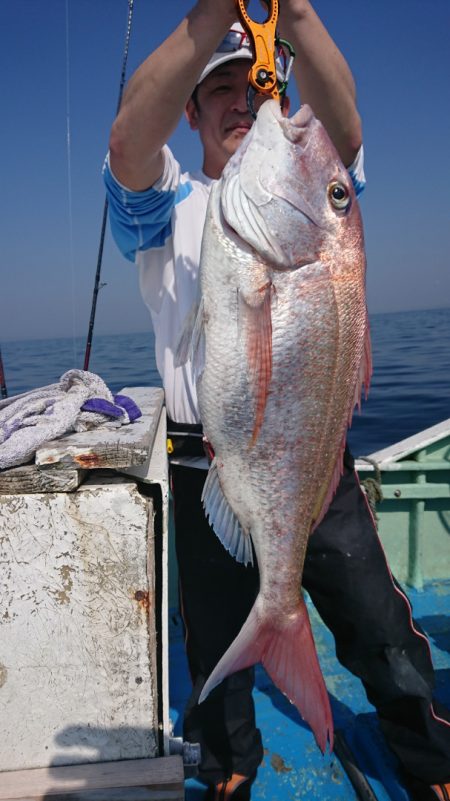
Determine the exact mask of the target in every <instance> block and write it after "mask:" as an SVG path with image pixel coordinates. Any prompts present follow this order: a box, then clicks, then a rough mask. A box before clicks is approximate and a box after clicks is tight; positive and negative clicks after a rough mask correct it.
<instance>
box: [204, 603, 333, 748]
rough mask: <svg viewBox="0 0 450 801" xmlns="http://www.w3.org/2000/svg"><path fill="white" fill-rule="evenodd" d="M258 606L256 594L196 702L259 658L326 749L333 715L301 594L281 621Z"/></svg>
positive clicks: (330, 737)
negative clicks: (234, 637) (296, 603)
mask: <svg viewBox="0 0 450 801" xmlns="http://www.w3.org/2000/svg"><path fill="white" fill-rule="evenodd" d="M259 605H260V596H258V598H257V599H256V602H255V605H254V606H253V608H252V610H251V612H250V614H249V616H248V618H247V620H246V621H245V623H244V625H243V627H242V629H241V630H240V632H239V634H238V636H237V637H236V639H235V640H234V641H233V642H232V643H231V645H230V647H229V648H228V650H227V651H226V652H225V654H224V655H223V657H222V658H221V659H220V661H219V662H218V664H217V665H216V667H215V668H214V670H213V672H212V673H211V675H210V676H209V678H208V680H207V681H206V684H205V685H204V687H203V690H202V692H201V694H200V697H199V703H202V701H204V700H205V699H206V698H207V697H208V695H209V693H210V692H211V690H213V689H214V687H217V685H218V684H219V683H220V682H221V681H223V679H225V678H226V677H227V676H231V674H232V673H236V672H237V671H239V670H243V669H244V668H247V667H250V666H251V665H254V664H256V663H257V662H262V664H263V665H264V667H265V669H266V670H267V673H268V674H269V676H270V677H271V679H272V681H273V682H274V684H275V685H276V686H277V687H278V688H279V689H280V690H281V692H283V693H284V694H285V695H286V696H287V697H288V699H289V700H290V701H291V703H293V704H295V706H296V707H297V709H298V711H299V712H300V714H301V716H302V718H304V720H306V721H307V722H308V723H309V725H310V726H311V729H312V731H313V733H314V736H315V738H316V741H317V744H318V746H319V748H320V749H321V751H322V753H325V751H326V748H327V743H329V744H330V748H331V749H332V748H333V717H332V714H331V707H330V701H329V698H328V693H327V689H326V687H325V682H324V680H323V676H322V671H321V669H320V665H319V661H318V658H317V653H316V648H315V645H314V640H313V635H312V631H311V624H310V622H309V617H308V612H307V610H306V606H305V602H304V601H303V599H301V600H300V603H299V606H298V608H297V610H296V611H295V612H294V613H293V614H290V615H289V617H288V618H287V619H285V620H283V621H281V625H277V622H278V621H276V620H273V621H272V620H268V619H267V618H266V619H264V617H263V616H262V615H261V613H260V610H259Z"/></svg>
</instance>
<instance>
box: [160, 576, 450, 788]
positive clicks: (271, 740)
mask: <svg viewBox="0 0 450 801" xmlns="http://www.w3.org/2000/svg"><path fill="white" fill-rule="evenodd" d="M407 594H408V597H409V599H410V601H411V603H412V606H413V614H414V618H415V620H417V622H418V623H419V624H420V625H421V627H422V628H423V629H424V630H425V632H426V633H427V635H428V638H429V641H430V646H431V650H432V655H433V663H434V667H435V671H436V697H437V698H438V699H439V700H440V701H442V703H444V704H445V705H446V706H447V707H449V708H450V614H449V611H450V581H449V582H443V581H439V582H430V583H429V584H427V585H426V587H425V589H424V590H423V591H421V592H417V591H414V590H412V589H410V588H407ZM308 610H309V612H310V617H311V623H312V626H313V631H314V637H315V641H316V646H317V652H318V654H319V659H320V663H321V667H322V671H323V674H324V676H325V680H326V684H327V687H328V691H329V693H330V697H331V705H332V709H333V717H334V724H335V729H336V730H337V731H340V732H342V734H343V736H344V738H345V741H346V743H347V744H348V746H349V747H350V750H351V752H352V754H353V756H354V759H355V762H356V764H357V766H358V768H359V769H360V771H361V772H362V774H363V776H364V777H365V779H366V781H367V783H368V785H369V790H368V791H364V792H363V794H362V795H361V796H358V795H357V794H356V792H355V790H354V788H353V786H352V784H351V782H350V780H349V778H348V776H347V773H346V772H345V770H344V768H343V766H342V764H341V762H340V761H339V759H338V758H337V756H336V753H333V754H330V753H327V754H325V756H322V754H321V752H320V750H319V748H318V747H317V745H316V743H315V740H314V738H313V735H312V734H311V731H310V729H309V727H308V726H307V725H306V724H305V723H303V721H302V720H301V718H300V716H299V714H298V713H297V710H296V709H295V707H293V706H292V705H291V704H290V703H289V701H287V699H286V698H285V696H283V695H282V694H281V693H280V692H279V691H278V690H277V689H276V688H275V687H274V685H273V684H272V682H271V680H270V679H269V678H268V676H267V674H266V673H265V671H264V669H263V668H262V667H261V666H260V665H258V666H257V668H256V684H255V690H254V699H255V705H256V717H257V723H258V726H259V728H260V730H261V733H262V737H263V744H264V760H263V763H262V765H261V767H260V769H259V771H258V775H257V779H256V782H255V784H254V788H253V791H252V801H266V800H267V801H278V800H279V801H281V800H282V801H294V799H296V800H297V799H308V801H313V799H320V801H344V799H345V801H353V799H357V798H359V797H361V798H367V799H369V798H370V790H371V791H372V794H373V796H372V797H373V798H375V799H377V801H410V797H409V795H408V793H407V791H406V790H405V788H404V786H403V785H402V783H401V780H400V778H399V773H398V769H397V763H396V758H395V756H394V755H393V754H392V752H391V751H390V750H389V748H388V747H387V745H386V744H385V742H384V739H383V736H382V734H381V732H380V730H379V727H378V723H377V718H376V715H375V713H374V710H373V707H372V706H371V705H370V704H369V702H368V701H367V698H366V695H365V692H364V689H363V687H362V685H361V683H360V681H359V680H358V679H356V678H355V677H354V676H352V675H351V674H350V673H348V672H347V671H346V670H345V669H344V668H343V667H342V666H341V665H340V664H339V662H338V661H337V659H336V657H335V653H334V640H333V637H332V635H331V634H330V632H329V631H328V630H327V629H326V628H325V626H324V625H323V624H322V622H321V621H320V619H319V617H318V615H317V613H316V612H315V610H314V607H313V606H312V604H311V603H308ZM169 657H170V658H169V680H170V706H171V719H172V722H173V724H174V734H175V736H181V720H182V713H183V709H184V705H185V703H186V700H187V698H188V695H189V692H190V682H189V676H188V671H187V665H186V659H185V655H184V640H183V629H182V625H181V621H180V618H179V616H178V614H177V613H175V612H174V613H173V614H172V615H171V621H170V650H169ZM204 792H205V787H204V785H203V784H201V783H200V782H199V781H198V780H196V779H188V780H187V782H186V799H187V801H201V799H203V797H204Z"/></svg>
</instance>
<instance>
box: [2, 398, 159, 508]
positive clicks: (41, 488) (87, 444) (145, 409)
mask: <svg viewBox="0 0 450 801" xmlns="http://www.w3.org/2000/svg"><path fill="white" fill-rule="evenodd" d="M121 394H124V395H128V396H129V397H131V398H132V399H133V400H134V401H135V403H136V404H137V405H138V406H139V408H140V410H141V412H142V417H140V418H138V419H137V420H135V421H134V422H133V423H130V424H129V425H119V424H118V423H116V422H108V423H105V424H103V425H102V426H98V427H97V428H93V429H91V430H90V431H85V432H83V433H80V434H67V435H66V436H64V437H60V438H59V439H57V440H53V441H51V442H46V443H45V444H44V445H42V446H41V447H40V448H38V449H37V451H36V455H35V463H34V464H30V465H25V466H21V467H14V468H11V469H9V470H3V471H0V494H7V493H31V492H69V491H72V490H74V489H76V488H77V487H78V486H79V484H80V482H81V480H82V479H83V476H84V471H85V470H94V469H98V468H107V469H120V468H126V467H129V466H132V465H143V464H145V463H146V462H147V460H148V457H149V453H151V450H152V447H153V443H154V440H155V435H156V431H157V427H158V422H159V418H160V415H161V410H162V408H163V402H164V392H163V390H162V389H160V388H159V387H127V388H125V389H124V390H121ZM43 468H45V471H44V470H43ZM53 469H54V470H57V471H58V472H55V474H54V475H52V470H53Z"/></svg>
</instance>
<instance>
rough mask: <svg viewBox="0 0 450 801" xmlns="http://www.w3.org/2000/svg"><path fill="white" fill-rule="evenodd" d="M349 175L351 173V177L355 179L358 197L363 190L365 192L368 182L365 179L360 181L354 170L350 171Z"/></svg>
mask: <svg viewBox="0 0 450 801" xmlns="http://www.w3.org/2000/svg"><path fill="white" fill-rule="evenodd" d="M349 175H350V178H351V179H352V181H353V186H354V187H355V192H356V197H359V195H360V194H361V192H363V190H364V189H365V186H366V182H365V181H358V179H357V178H356V176H355V175H354V173H353V172H352V171H350V172H349Z"/></svg>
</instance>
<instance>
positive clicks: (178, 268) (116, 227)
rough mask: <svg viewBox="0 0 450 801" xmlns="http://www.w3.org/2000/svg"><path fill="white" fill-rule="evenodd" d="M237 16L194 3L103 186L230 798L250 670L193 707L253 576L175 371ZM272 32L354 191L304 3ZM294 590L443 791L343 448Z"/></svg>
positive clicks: (238, 120) (315, 23) (239, 128)
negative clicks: (185, 137)
mask: <svg viewBox="0 0 450 801" xmlns="http://www.w3.org/2000/svg"><path fill="white" fill-rule="evenodd" d="M234 19H235V8H234V3H233V0H198V2H197V4H196V6H195V7H194V8H193V9H192V11H191V12H190V13H189V14H188V15H187V16H186V18H185V19H184V20H183V21H182V22H181V23H180V25H179V26H178V27H177V28H176V30H175V31H174V32H173V34H172V35H171V36H169V38H168V39H167V40H166V41H165V42H163V44H162V45H161V46H160V47H159V48H158V49H157V50H156V51H155V52H154V53H152V54H151V55H150V56H149V57H148V58H147V59H146V61H144V62H143V64H142V65H141V66H140V67H139V69H138V70H137V71H136V72H135V74H134V75H133V77H132V78H131V80H130V82H129V85H128V88H127V91H126V93H125V96H124V100H123V103H122V107H121V110H120V113H119V115H118V117H117V119H116V121H115V122H114V125H113V128H112V132H111V140H110V154H109V160H107V162H106V165H105V181H106V185H107V189H108V194H109V200H110V213H111V224H112V228H113V232H114V236H115V238H116V241H117V243H118V245H119V247H120V249H121V250H122V252H123V253H124V255H125V256H127V258H129V259H131V260H132V261H134V260H135V261H136V263H137V264H138V267H139V276H140V286H141V292H142V295H143V298H144V300H145V302H146V304H147V306H148V308H149V310H150V313H151V316H152V321H153V326H154V331H155V340H156V345H155V347H156V362H157V366H158V369H159V372H160V374H161V377H162V380H163V383H164V388H165V393H166V405H167V411H168V416H169V418H170V420H169V429H170V431H171V432H172V441H173V444H174V449H175V453H174V455H173V456H174V458H173V462H172V466H171V478H172V489H173V495H174V502H175V524H176V547H177V556H178V562H179V573H180V590H181V603H182V610H183V617H184V620H185V624H186V643H187V654H188V661H189V667H190V671H191V676H192V682H193V693H192V696H191V699H190V701H189V704H188V708H187V710H186V714H185V723H184V734H185V738H186V739H187V740H190V741H192V742H200V744H201V747H202V763H201V771H200V776H201V778H202V779H204V780H205V781H206V782H207V783H208V784H209V787H210V789H209V798H210V799H217V800H218V799H219V798H220V799H233V801H243V800H244V799H249V798H250V788H251V784H252V781H253V780H254V777H255V775H256V770H257V767H258V765H259V764H260V762H261V759H262V744H261V737H260V733H259V731H258V729H257V728H256V724H255V715H254V707H253V700H252V695H251V691H252V685H253V671H252V670H245V671H241V672H239V673H237V674H235V675H234V676H231V677H229V678H228V679H227V680H225V681H224V682H223V683H222V684H221V685H220V686H219V687H218V688H216V690H214V691H213V692H212V693H211V695H210V696H209V697H208V699H207V700H206V701H205V702H204V703H202V704H201V705H198V704H197V699H198V696H199V694H200V692H201V689H202V686H203V684H204V682H205V680H206V679H207V677H208V675H209V673H210V672H211V670H212V668H213V667H214V666H215V665H216V663H217V661H218V659H219V658H220V656H221V655H222V654H223V653H224V652H225V650H226V649H227V647H228V645H229V644H230V643H231V641H232V640H233V639H234V637H235V636H236V634H237V633H238V631H239V630H240V627H241V625H242V623H243V622H244V620H245V618H246V617H247V614H248V612H249V610H250V608H251V606H252V604H253V601H254V597H255V594H256V592H257V587H258V574H257V569H254V570H251V569H250V568H244V567H243V566H242V565H240V564H237V563H236V562H235V561H234V560H233V559H232V557H230V556H229V554H227V553H226V551H225V550H224V549H223V547H222V546H221V544H220V543H219V542H218V540H217V538H216V537H215V536H214V534H213V533H212V532H211V530H210V529H209V527H208V525H207V522H206V520H205V517H204V514H203V510H202V507H201V501H200V494H201V490H202V487H203V483H204V480H205V475H206V473H205V470H204V469H199V467H198V465H199V464H200V467H201V466H202V464H203V463H202V461H201V459H202V445H201V425H200V419H199V414H198V408H197V399H196V391H195V381H194V378H193V376H192V373H191V369H190V365H189V364H187V365H185V366H183V367H175V366H174V351H175V347H176V343H177V340H178V337H179V332H180V327H181V326H182V324H183V321H184V319H185V317H186V315H187V314H188V313H189V311H190V308H191V305H192V302H193V301H194V299H195V297H196V293H197V277H198V264H199V257H200V242H201V235H202V230H203V224H204V218H205V213H206V205H207V201H208V194H209V188H210V185H211V182H212V181H213V180H214V179H217V178H219V177H220V175H221V172H222V170H223V168H224V166H225V164H226V163H227V161H228V159H229V157H230V156H231V155H232V154H233V153H234V152H235V150H236V149H237V147H238V146H239V144H240V142H241V141H242V138H243V137H244V136H245V135H246V133H247V132H248V130H249V128H250V126H251V124H252V119H251V117H250V115H249V113H248V110H247V101H246V91H247V75H248V67H249V59H250V58H251V51H250V49H249V46H248V41H246V38H245V36H244V35H243V32H242V28H240V26H238V25H236V24H235V23H234ZM280 32H281V34H282V35H283V36H284V37H285V38H286V39H288V40H289V41H290V42H292V44H293V45H294V48H295V50H296V54H297V58H296V78H297V82H298V85H299V91H300V96H301V98H302V101H303V102H306V103H309V105H310V106H311V107H312V108H313V110H314V112H315V114H316V116H317V117H319V119H321V121H322V122H323V124H324V125H325V127H326V128H327V131H328V133H329V135H330V137H331V138H332V140H333V142H334V144H335V146H336V148H337V150H338V152H339V154H340V156H341V159H342V161H343V162H344V164H345V165H347V166H348V167H349V171H350V174H351V176H352V178H353V180H354V183H355V186H356V188H357V190H358V189H360V188H361V186H362V184H363V182H364V176H363V171H362V154H361V125H360V119H359V115H358V112H357V109H356V104H355V89H354V83H353V78H352V76H351V73H350V71H349V68H348V66H347V64H346V62H345V60H344V58H343V56H342V55H341V54H340V52H339V51H338V49H337V48H336V45H335V44H334V42H333V41H332V40H331V38H330V37H329V35H328V33H327V31H326V30H325V28H324V26H323V25H322V23H321V21H320V20H319V18H318V16H317V15H316V13H315V11H314V9H313V8H312V6H311V4H310V3H309V0H284V2H283V3H282V4H281V12H280ZM278 69H279V70H280V73H281V72H282V70H283V64H282V59H281V57H280V58H279V60H278ZM259 102H261V101H259ZM183 110H185V113H186V116H187V119H188V122H189V124H190V127H191V128H192V129H193V130H196V131H198V133H199V135H200V138H201V142H202V145H203V153H204V160H203V170H202V171H201V172H199V173H196V174H194V175H190V174H186V173H185V174H182V173H181V170H180V167H179V165H178V163H177V162H176V160H175V158H174V157H173V155H172V153H171V152H170V150H169V148H168V147H167V145H166V142H167V140H168V138H169V136H170V135H171V133H172V131H173V130H174V128H175V127H176V125H177V124H178V122H179V119H180V117H181V115H182V113H183ZM194 464H196V465H197V466H193V465H194ZM348 554H351V557H348ZM303 584H304V587H305V588H306V589H307V590H308V592H309V593H310V596H311V598H312V600H313V602H314V604H315V605H316V607H317V609H318V610H319V612H320V614H321V616H322V618H323V619H324V621H325V623H326V624H327V625H328V626H329V627H330V629H331V630H332V632H333V634H334V636H335V639H336V649H337V654H338V656H339V659H340V661H341V662H342V664H344V665H345V666H346V667H348V669H350V670H352V671H353V672H354V673H355V674H356V675H358V676H359V677H360V678H361V679H362V681H363V683H364V686H365V689H366V692H367V694H368V697H369V700H370V701H371V702H372V703H373V704H374V706H375V707H376V709H377V712H378V716H379V720H380V725H381V728H382V730H383V732H384V734H385V736H386V738H387V740H388V742H389V744H390V746H391V748H392V749H393V751H394V752H395V753H396V754H397V756H398V758H399V759H400V762H401V764H402V766H403V768H404V770H405V773H406V774H407V776H408V777H409V778H410V780H411V781H412V782H414V784H416V785H417V788H416V795H415V796H414V797H415V798H417V799H420V801H426V799H436V798H446V796H445V792H447V793H448V792H450V784H449V782H450V717H449V716H448V713H447V712H446V711H445V710H438V709H437V706H436V704H435V703H434V702H433V701H432V687H433V668H432V664H431V660H430V653H429V647H428V643H427V641H426V638H425V637H424V636H423V634H422V633H421V632H420V631H419V630H418V628H417V626H416V625H415V624H414V623H413V621H412V619H411V613H410V607H409V603H408V601H407V599H406V597H405V596H404V594H403V592H402V591H401V589H400V588H399V587H398V586H397V584H396V583H395V581H394V579H393V578H392V576H391V574H390V572H389V569H388V567H387V565H386V561H385V557H384V554H383V551H382V548H381V545H380V543H379V540H378V538H377V535H376V531H375V526H374V523H373V520H372V517H371V515H370V511H369V509H368V506H367V503H366V501H365V498H364V495H363V493H362V492H361V490H360V488H359V485H358V482H357V478H356V475H355V472H354V470H353V463H352V459H351V456H350V454H348V453H347V454H346V457H345V471H344V475H343V477H342V481H341V483H340V485H339V488H338V490H337V492H336V495H335V498H334V499H333V502H332V504H331V507H330V510H329V512H328V514H327V515H326V517H325V519H324V521H323V522H322V524H321V525H320V526H319V527H318V529H317V530H316V531H315V532H314V534H313V536H312V537H311V539H310V544H309V548H308V554H307V558H306V562H305V568H304V577H303ZM446 782H447V789H446V790H445V787H444V785H445V783H446ZM442 788H444V789H442Z"/></svg>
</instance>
